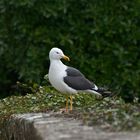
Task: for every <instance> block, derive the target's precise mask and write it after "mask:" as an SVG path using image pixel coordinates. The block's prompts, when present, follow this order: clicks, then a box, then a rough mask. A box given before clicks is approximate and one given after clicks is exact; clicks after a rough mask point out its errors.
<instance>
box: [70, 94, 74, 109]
mask: <svg viewBox="0 0 140 140" xmlns="http://www.w3.org/2000/svg"><path fill="white" fill-rule="evenodd" d="M72 104H73V97H72V95H70V111H72V110H73V106H72Z"/></svg>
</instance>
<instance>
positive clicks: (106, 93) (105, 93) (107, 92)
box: [98, 87, 114, 98]
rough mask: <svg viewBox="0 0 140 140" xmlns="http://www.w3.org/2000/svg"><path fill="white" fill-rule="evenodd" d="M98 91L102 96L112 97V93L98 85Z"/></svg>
mask: <svg viewBox="0 0 140 140" xmlns="http://www.w3.org/2000/svg"><path fill="white" fill-rule="evenodd" d="M98 92H99V93H100V94H101V95H102V97H103V98H106V97H112V96H113V95H114V94H113V92H111V91H110V90H109V89H108V88H103V87H100V88H99V89H98Z"/></svg>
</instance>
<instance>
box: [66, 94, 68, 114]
mask: <svg viewBox="0 0 140 140" xmlns="http://www.w3.org/2000/svg"><path fill="white" fill-rule="evenodd" d="M66 112H68V95H66Z"/></svg>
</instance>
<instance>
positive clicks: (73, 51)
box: [0, 0, 140, 100]
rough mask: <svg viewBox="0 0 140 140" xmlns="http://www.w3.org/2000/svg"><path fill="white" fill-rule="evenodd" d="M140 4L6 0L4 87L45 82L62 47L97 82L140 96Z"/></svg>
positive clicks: (1, 33)
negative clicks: (54, 51) (53, 56)
mask: <svg viewBox="0 0 140 140" xmlns="http://www.w3.org/2000/svg"><path fill="white" fill-rule="evenodd" d="M139 9H140V2H139V0H133V1H130V0H124V1H118V0H112V1H110V0H104V1H99V0H79V1H75V0H39V1H38V0H10V1H8V0H1V1H0V13H1V16H0V27H1V28H0V77H1V78H0V85H1V87H0V92H1V93H3V96H6V94H8V92H9V90H11V85H14V84H15V83H16V81H17V80H20V81H24V82H32V81H34V82H37V83H41V81H42V78H43V76H44V75H45V74H46V73H47V72H48V66H49V59H48V53H49V50H50V49H51V48H52V47H59V48H62V49H63V50H64V52H65V53H66V54H67V55H69V56H70V58H71V62H70V64H69V65H71V66H74V67H77V68H78V69H80V70H81V71H82V72H83V73H84V74H86V76H87V77H88V78H90V79H91V80H93V81H95V82H96V83H97V85H107V86H109V87H111V88H112V90H113V91H114V92H116V93H119V94H121V96H122V97H124V98H127V100H129V99H128V98H130V99H131V100H132V98H133V96H140V94H139V93H140V88H139V83H140V76H139V75H140V59H139V57H140V38H139V37H140V28H139V25H140V12H139ZM138 94H139V95H138ZM1 96H2V95H1Z"/></svg>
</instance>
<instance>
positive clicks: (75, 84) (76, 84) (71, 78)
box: [64, 67, 95, 90]
mask: <svg viewBox="0 0 140 140" xmlns="http://www.w3.org/2000/svg"><path fill="white" fill-rule="evenodd" d="M66 72H67V76H66V77H64V82H65V83H66V84H67V85H68V86H69V87H71V88H73V89H76V90H89V89H91V90H92V89H94V87H95V86H94V84H93V83H92V82H90V81H89V80H88V79H86V78H85V77H84V75H83V74H82V73H81V72H80V71H79V70H77V69H75V68H72V67H68V69H67V70H66Z"/></svg>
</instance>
